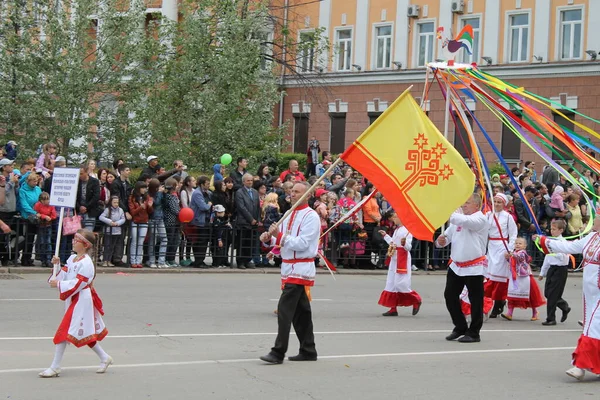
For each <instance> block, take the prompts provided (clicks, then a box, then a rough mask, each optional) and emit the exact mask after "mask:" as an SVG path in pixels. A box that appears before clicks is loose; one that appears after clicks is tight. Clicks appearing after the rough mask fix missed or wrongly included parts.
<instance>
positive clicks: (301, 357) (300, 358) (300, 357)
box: [288, 353, 317, 361]
mask: <svg viewBox="0 0 600 400" xmlns="http://www.w3.org/2000/svg"><path fill="white" fill-rule="evenodd" d="M288 360H290V361H317V356H307V355H305V354H302V353H300V354H298V355H297V356H291V357H288Z"/></svg>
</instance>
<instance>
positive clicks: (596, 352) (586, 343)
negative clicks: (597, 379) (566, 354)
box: [573, 335, 600, 374]
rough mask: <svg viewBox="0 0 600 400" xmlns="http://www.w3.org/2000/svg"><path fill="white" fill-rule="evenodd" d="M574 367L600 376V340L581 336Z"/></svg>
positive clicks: (574, 355)
mask: <svg viewBox="0 0 600 400" xmlns="http://www.w3.org/2000/svg"><path fill="white" fill-rule="evenodd" d="M573 365H574V366H576V367H577V368H581V369H587V370H590V371H592V372H593V373H594V374H600V340H598V339H594V338H591V337H589V336H585V335H581V336H580V337H579V341H578V342H577V348H576V349H575V351H574V352H573Z"/></svg>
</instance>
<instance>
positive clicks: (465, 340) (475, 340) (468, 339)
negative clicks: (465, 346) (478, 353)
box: [458, 335, 481, 343]
mask: <svg viewBox="0 0 600 400" xmlns="http://www.w3.org/2000/svg"><path fill="white" fill-rule="evenodd" d="M458 342H459V343H479V342H481V339H480V338H478V337H477V338H475V337H471V336H467V335H465V336H463V337H461V338H460V339H458Z"/></svg>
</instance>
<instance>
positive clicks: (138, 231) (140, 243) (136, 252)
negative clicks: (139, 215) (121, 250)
mask: <svg viewBox="0 0 600 400" xmlns="http://www.w3.org/2000/svg"><path fill="white" fill-rule="evenodd" d="M147 233H148V224H147V223H145V224H138V223H135V222H132V223H131V231H130V237H131V244H130V245H129V260H130V262H131V264H141V263H142V257H143V256H144V240H145V239H146V234H147Z"/></svg>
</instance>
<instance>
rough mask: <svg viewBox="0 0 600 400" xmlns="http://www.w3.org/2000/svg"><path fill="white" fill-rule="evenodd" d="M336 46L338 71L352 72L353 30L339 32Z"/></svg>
mask: <svg viewBox="0 0 600 400" xmlns="http://www.w3.org/2000/svg"><path fill="white" fill-rule="evenodd" d="M335 44H336V49H337V60H336V69H337V70H338V71H350V68H351V67H352V29H340V30H338V31H337V35H336V40H335Z"/></svg>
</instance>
